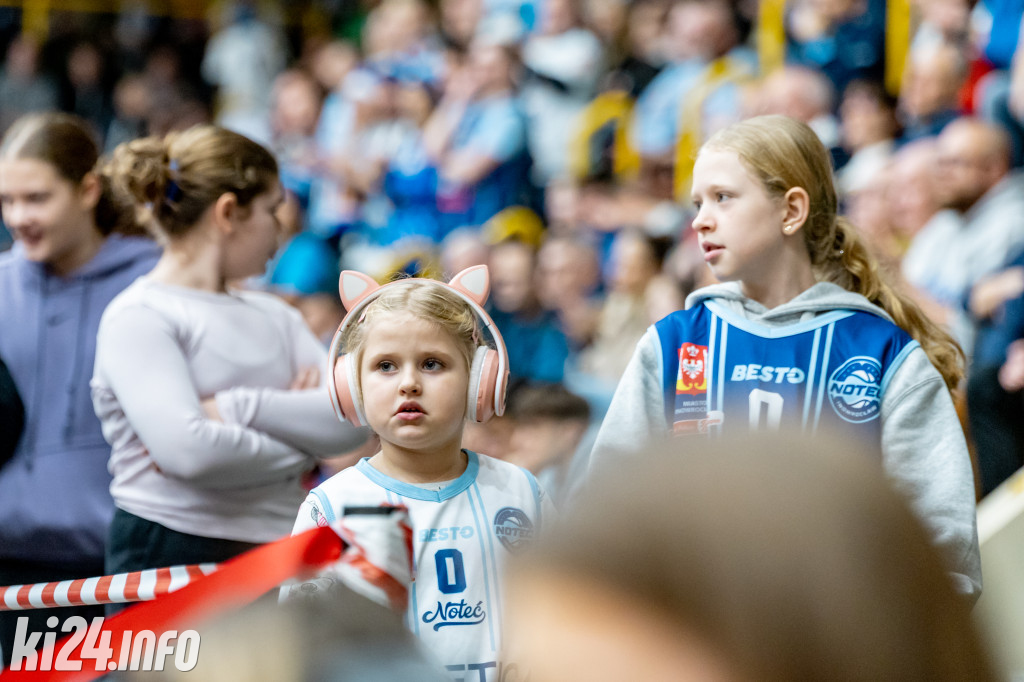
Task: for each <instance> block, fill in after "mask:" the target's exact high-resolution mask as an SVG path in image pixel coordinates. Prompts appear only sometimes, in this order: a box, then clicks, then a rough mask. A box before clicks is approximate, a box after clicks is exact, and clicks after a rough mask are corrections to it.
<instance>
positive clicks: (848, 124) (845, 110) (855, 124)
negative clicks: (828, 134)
mask: <svg viewBox="0 0 1024 682" xmlns="http://www.w3.org/2000/svg"><path fill="white" fill-rule="evenodd" d="M839 116H840V126H841V132H842V147H843V151H844V152H845V153H846V155H848V160H846V162H845V163H844V164H843V166H842V168H840V169H839V171H838V172H837V173H836V188H837V189H838V190H839V194H840V196H844V195H849V194H851V193H853V192H857V191H859V190H861V189H863V188H864V187H865V186H866V185H867V184H868V183H870V182H871V181H872V180H873V179H875V178H876V177H877V176H878V174H879V173H880V172H881V171H882V169H883V168H884V167H885V166H886V164H887V163H888V162H889V158H890V157H891V156H892V151H893V146H894V145H893V141H894V139H895V137H896V129H897V123H896V102H895V100H894V99H893V98H892V97H890V96H889V94H888V93H886V91H885V87H884V86H883V85H882V84H881V83H879V82H873V81H852V82H851V83H850V85H848V86H847V88H846V92H844V93H843V101H842V104H840V106H839Z"/></svg>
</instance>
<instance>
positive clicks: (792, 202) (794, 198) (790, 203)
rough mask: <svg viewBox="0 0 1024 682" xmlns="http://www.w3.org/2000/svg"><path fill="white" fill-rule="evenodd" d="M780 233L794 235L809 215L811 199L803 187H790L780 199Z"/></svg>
mask: <svg viewBox="0 0 1024 682" xmlns="http://www.w3.org/2000/svg"><path fill="white" fill-rule="evenodd" d="M782 201H783V207H782V208H783V210H782V232H783V233H784V234H787V235H789V234H796V232H797V231H798V230H800V229H801V228H802V227H803V226H804V223H806V222H807V216H809V215H810V213H811V197H810V196H809V195H808V194H807V190H805V189H804V188H803V187H791V188H789V189H788V190H787V191H786V193H785V194H784V195H783V197H782Z"/></svg>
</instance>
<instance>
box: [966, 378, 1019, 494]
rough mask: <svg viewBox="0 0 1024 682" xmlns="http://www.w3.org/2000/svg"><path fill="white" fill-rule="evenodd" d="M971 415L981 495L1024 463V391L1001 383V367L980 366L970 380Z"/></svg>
mask: <svg viewBox="0 0 1024 682" xmlns="http://www.w3.org/2000/svg"><path fill="white" fill-rule="evenodd" d="M967 416H968V420H969V422H970V425H971V437H972V439H973V440H974V445H975V449H976V450H977V453H978V471H979V473H980V474H981V494H982V495H983V496H984V495H988V494H989V493H990V492H992V491H993V490H995V489H996V488H997V487H999V484H1000V483H1002V482H1003V481H1005V480H1006V479H1008V478H1009V477H1010V476H1012V475H1013V473H1014V472H1015V471H1017V470H1018V469H1020V468H1021V466H1024V392H1020V391H1018V392H1016V393H1007V392H1006V391H1005V390H1003V387H1002V386H1000V385H999V367H976V368H973V369H972V370H971V375H970V377H969V378H968V381H967Z"/></svg>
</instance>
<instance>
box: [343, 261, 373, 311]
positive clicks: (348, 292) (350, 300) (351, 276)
mask: <svg viewBox="0 0 1024 682" xmlns="http://www.w3.org/2000/svg"><path fill="white" fill-rule="evenodd" d="M377 289H380V285H379V284H377V282H376V281H375V280H374V279H373V278H372V277H369V276H368V275H364V274H363V273H361V272H356V271H355V270H344V271H343V272H342V273H341V277H339V278H338V292H339V293H340V294H341V303H342V305H344V306H345V310H347V311H351V310H352V309H353V308H355V307H356V306H357V305H359V302H360V301H362V300H363V299H365V298H366V297H367V296H369V295H370V294H372V293H373V292H375V291H376V290H377Z"/></svg>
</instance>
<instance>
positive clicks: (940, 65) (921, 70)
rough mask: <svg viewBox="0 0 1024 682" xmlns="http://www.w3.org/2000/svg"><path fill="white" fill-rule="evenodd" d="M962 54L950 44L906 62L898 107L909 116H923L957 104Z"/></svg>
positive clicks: (948, 108) (961, 80)
mask: <svg viewBox="0 0 1024 682" xmlns="http://www.w3.org/2000/svg"><path fill="white" fill-rule="evenodd" d="M962 61H963V57H962V56H961V55H960V54H959V53H958V52H957V48H954V47H952V46H948V45H946V46H942V47H938V48H935V49H933V50H930V51H928V52H927V53H926V54H924V55H922V56H919V57H917V58H914V59H911V60H909V61H908V62H907V68H906V71H905V72H904V82H903V88H902V89H901V90H900V109H902V110H903V112H904V113H906V114H907V115H909V116H911V117H913V118H925V117H928V116H932V115H934V114H938V113H940V112H943V111H947V110H950V109H956V108H957V95H958V93H959V92H960V86H961V84H962V82H963V67H962Z"/></svg>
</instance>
